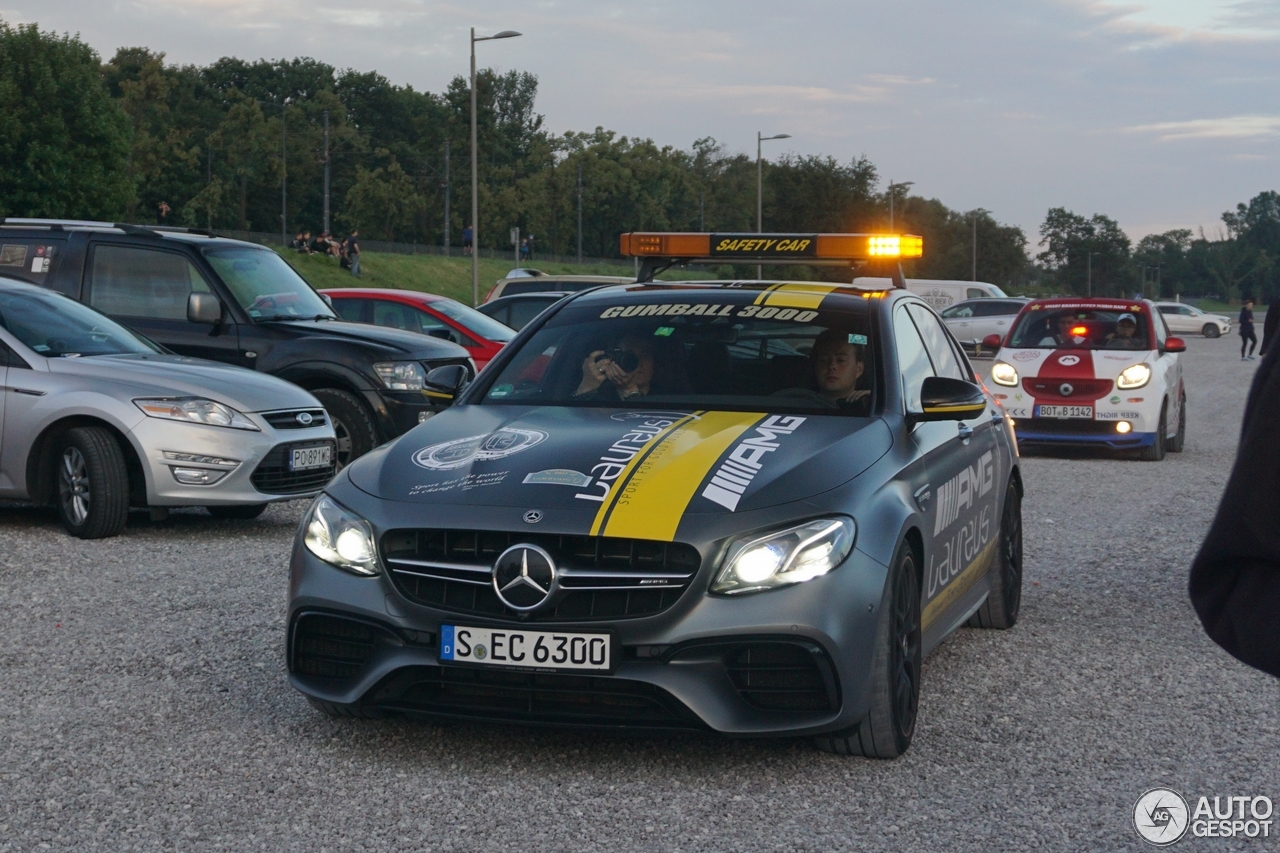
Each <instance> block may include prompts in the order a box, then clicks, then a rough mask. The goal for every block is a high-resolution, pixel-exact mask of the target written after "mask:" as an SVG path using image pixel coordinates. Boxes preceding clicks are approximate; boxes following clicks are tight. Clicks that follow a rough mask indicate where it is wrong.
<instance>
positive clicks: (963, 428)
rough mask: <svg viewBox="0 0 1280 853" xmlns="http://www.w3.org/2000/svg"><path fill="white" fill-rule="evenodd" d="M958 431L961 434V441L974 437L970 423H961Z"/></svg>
mask: <svg viewBox="0 0 1280 853" xmlns="http://www.w3.org/2000/svg"><path fill="white" fill-rule="evenodd" d="M957 432H958V433H959V435H960V440H961V441H968V440H969V439H971V438H973V427H971V426H969V425H968V424H960V429H959V430H957Z"/></svg>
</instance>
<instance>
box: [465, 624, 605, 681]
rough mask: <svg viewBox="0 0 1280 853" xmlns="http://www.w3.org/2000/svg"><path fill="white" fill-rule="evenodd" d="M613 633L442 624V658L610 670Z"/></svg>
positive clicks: (555, 667) (526, 665) (489, 664)
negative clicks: (579, 632)
mask: <svg viewBox="0 0 1280 853" xmlns="http://www.w3.org/2000/svg"><path fill="white" fill-rule="evenodd" d="M611 640H612V638H611V637H610V635H609V634H567V633H562V632H559V631H523V630H515V631H512V630H509V629H496V628H469V627H467V626H465V625H441V626H440V660H442V661H451V662H453V663H471V664H482V665H484V666H516V667H531V668H536V669H576V670H596V671H607V670H609V669H610V667H611V665H612V660H611V658H612V653H613V648H612V646H613V644H612V642H611Z"/></svg>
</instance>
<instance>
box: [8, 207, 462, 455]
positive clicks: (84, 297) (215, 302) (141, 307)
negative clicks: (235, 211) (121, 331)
mask: <svg viewBox="0 0 1280 853" xmlns="http://www.w3.org/2000/svg"><path fill="white" fill-rule="evenodd" d="M0 274H5V275H10V276H13V277H15V278H22V279H26V280H27V281H30V282H32V283H34V284H38V285H42V286H44V287H48V288H50V289H52V290H57V291H60V292H62V293H65V294H66V295H67V296H70V297H71V298H72V299H76V300H79V301H80V302H83V303H85V304H86V305H90V306H92V307H94V308H97V309H98V310H99V311H102V312H103V313H104V314H108V315H110V316H111V317H113V318H115V319H117V320H120V321H121V322H123V323H125V324H127V325H129V326H131V327H133V328H134V329H136V330H137V331H139V332H141V333H142V334H143V335H146V336H147V337H148V338H150V339H151V340H153V341H155V342H156V343H158V344H160V345H162V346H164V347H166V348H168V349H170V350H172V351H174V352H176V353H180V354H182V355H189V356H196V357H199V358H208V359H213V360H215V361H222V362H226V363H228V364H236V365H240V366H242V367H248V368H252V369H254V370H260V371H262V372H264V373H270V374H271V375H273V376H279V377H280V378H282V379H287V380H289V381H290V382H294V383H296V384H298V385H301V386H302V387H303V388H306V389H307V390H308V391H310V392H311V393H312V394H314V395H315V397H316V399H318V400H319V401H320V402H321V403H322V404H323V405H324V407H325V409H326V410H327V411H328V412H329V415H330V417H332V418H333V426H334V430H335V431H336V433H337V436H338V461H339V462H340V463H341V464H346V463H348V462H350V461H351V460H352V459H355V458H356V457H357V456H360V455H362V454H364V453H367V452H368V451H370V450H372V449H373V448H374V447H376V446H377V445H379V444H381V443H382V442H384V441H388V440H390V439H392V438H395V437H396V436H398V435H400V434H402V433H404V432H407V431H408V430H410V429H412V428H413V427H415V426H417V425H418V424H419V423H421V422H422V421H423V420H425V419H426V418H428V417H430V416H431V415H432V414H434V413H435V412H436V411H438V410H439V409H441V408H443V407H444V406H445V405H447V404H448V402H450V400H449V398H448V396H447V395H443V394H440V393H436V392H428V390H427V386H426V382H425V380H426V373H427V371H428V370H431V369H432V368H435V367H443V366H445V365H450V364H460V365H463V366H465V368H466V370H467V372H468V374H470V373H474V365H473V364H472V363H471V360H470V359H469V358H468V356H467V351H466V350H464V349H463V348H462V347H460V346H457V345H456V344H452V343H449V342H448V341H443V340H438V339H435V338H431V337H428V336H426V335H419V334H414V333H412V332H403V331H399V330H396V329H388V328H384V327H380V326H369V325H364V324H360V323H344V322H342V321H341V320H340V319H338V317H337V315H336V314H335V313H334V312H333V309H332V308H330V307H329V304H328V303H327V302H326V301H325V300H324V299H323V298H322V297H321V296H320V295H319V294H317V293H316V292H315V291H314V290H313V289H312V288H311V286H310V285H309V284H307V282H306V281H305V280H304V279H303V278H302V277H301V276H299V275H298V274H297V272H295V271H294V269H293V268H292V267H290V266H289V265H288V264H287V263H285V261H284V260H283V259H282V258H281V257H280V256H279V255H277V254H276V253H275V252H274V251H272V250H270V249H267V248H264V247H262V246H259V245H257V244H254V243H245V242H242V241H239V240H229V239H226V238H223V237H218V236H217V235H216V234H214V233H212V232H202V231H196V230H194V229H192V230H187V229H179V228H167V227H144V226H138V225H123V224H112V223H106V222H79V221H68V220H42V219H5V220H3V221H0Z"/></svg>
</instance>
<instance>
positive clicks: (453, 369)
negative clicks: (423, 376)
mask: <svg viewBox="0 0 1280 853" xmlns="http://www.w3.org/2000/svg"><path fill="white" fill-rule="evenodd" d="M470 381H471V377H470V376H469V375H468V374H467V368H466V367H465V366H463V365H461V364H446V365H445V366H444V367H433V368H431V370H429V371H428V372H427V387H426V389H424V390H425V391H426V393H427V395H428V396H431V397H447V398H449V399H450V400H452V399H453V398H454V397H456V396H458V394H460V393H461V392H462V389H463V388H466V387H467V383H468V382H470Z"/></svg>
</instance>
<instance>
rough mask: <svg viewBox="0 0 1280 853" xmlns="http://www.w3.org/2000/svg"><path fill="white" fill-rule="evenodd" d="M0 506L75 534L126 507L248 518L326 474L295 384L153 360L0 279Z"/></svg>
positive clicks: (323, 425)
mask: <svg viewBox="0 0 1280 853" xmlns="http://www.w3.org/2000/svg"><path fill="white" fill-rule="evenodd" d="M0 388H3V390H4V393H3V395H2V396H0V416H3V421H2V423H3V432H0V499H7V500H24V499H25V500H31V501H34V502H35V503H37V504H53V505H54V506H55V507H56V508H57V511H58V513H59V516H60V517H61V519H62V523H63V525H64V526H65V527H66V528H67V530H68V531H69V532H70V533H71V534H72V535H75V536H79V537H81V538H85V539H95V538H100V537H104V536H114V535H116V534H117V533H119V532H120V531H121V530H122V529H123V528H124V525H125V521H126V518H127V516H128V512H129V507H130V506H137V507H150V508H151V509H152V511H153V512H154V513H156V514H158V515H162V514H163V513H164V512H165V511H166V510H167V509H168V508H170V507H181V506H204V507H207V508H208V509H209V511H210V513H212V514H213V515H214V516H217V517H223V518H241V519H247V518H254V517H255V516H257V515H258V514H260V513H261V512H262V510H263V509H264V508H265V507H266V505H267V504H268V503H270V502H272V501H280V500H289V499H293V498H298V497H307V496H310V495H313V494H315V493H316V492H318V491H319V490H320V489H321V488H322V487H323V486H324V485H325V483H327V482H328V481H329V479H330V478H331V477H332V476H333V473H334V467H335V462H334V434H333V427H332V425H331V424H330V423H329V418H328V417H327V416H326V414H325V411H324V409H323V408H322V407H321V405H320V403H319V402H317V401H316V399H315V398H314V397H312V396H311V395H310V394H309V393H307V392H306V391H304V390H303V389H301V388H299V387H297V386H296V385H293V384H290V383H288V382H285V381H284V380H282V379H277V378H275V377H273V376H267V375H265V374H262V373H256V372H254V371H252V370H245V369H243V368H239V367H231V366H228V365H222V364H218V363H216V362H210V361H204V360H201V359H194V358H185V357H182V356H177V355H171V354H168V353H165V352H164V351H162V350H161V349H160V348H159V347H157V346H156V345H155V344H153V343H151V342H150V341H148V340H147V339H145V338H143V337H141V336H140V335H138V334H136V333H135V332H133V331H131V330H130V329H128V328H126V327H125V326H122V325H120V324H119V323H117V322H115V321H114V320H111V319H110V318H108V317H107V316H105V315H103V314H100V313H98V312H97V311H94V310H93V309H92V308H88V307H86V306H84V305H81V304H80V303H78V302H75V301H74V300H72V299H69V298H67V297H65V296H63V295H61V294H59V293H54V292H51V291H48V290H45V289H43V288H40V287H35V286H33V285H29V284H24V283H21V282H18V281H14V280H13V279H7V278H0Z"/></svg>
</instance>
